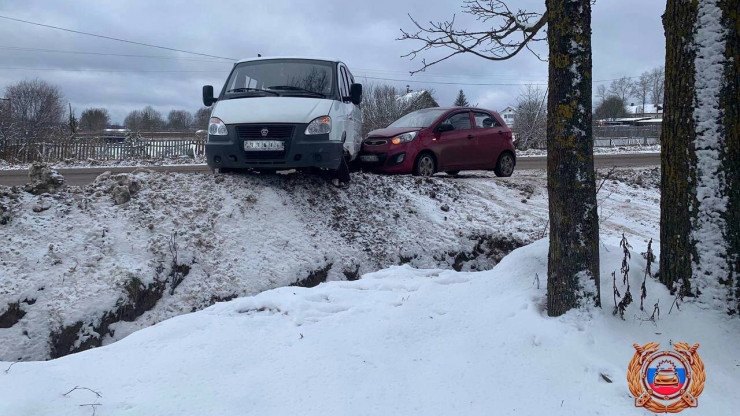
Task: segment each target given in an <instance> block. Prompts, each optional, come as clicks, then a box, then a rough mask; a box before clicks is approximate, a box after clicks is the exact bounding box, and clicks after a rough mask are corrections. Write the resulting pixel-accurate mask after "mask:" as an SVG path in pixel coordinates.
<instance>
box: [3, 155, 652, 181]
mask: <svg viewBox="0 0 740 416" xmlns="http://www.w3.org/2000/svg"><path fill="white" fill-rule="evenodd" d="M594 161H595V164H596V168H597V169H604V168H607V169H608V168H612V167H620V168H622V167H649V166H660V153H625V154H599V155H595V156H594ZM143 168H144V169H149V170H154V171H159V172H164V171H166V172H183V173H193V172H210V169H209V168H208V166H206V165H171V166H144V167H143ZM545 168H547V158H546V157H545V156H529V157H520V158H518V159H517V165H516V169H518V170H530V169H545ZM136 169H138V167H136V166H117V167H89V168H69V169H57V171H58V172H59V173H60V174H62V175H63V176H64V179H65V183H66V184H67V185H76V186H81V185H87V184H89V183H92V181H94V180H95V178H96V177H97V176H98V175H100V174H101V173H103V172H105V171H111V172H112V173H123V172H132V171H134V170H136ZM515 174H516V172H515ZM26 182H28V171H27V170H0V185H6V186H13V185H23V184H25V183H26Z"/></svg>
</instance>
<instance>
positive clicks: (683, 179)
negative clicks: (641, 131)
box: [659, 0, 696, 295]
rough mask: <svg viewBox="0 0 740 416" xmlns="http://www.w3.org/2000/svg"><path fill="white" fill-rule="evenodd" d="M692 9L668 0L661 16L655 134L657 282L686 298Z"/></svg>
mask: <svg viewBox="0 0 740 416" xmlns="http://www.w3.org/2000/svg"><path fill="white" fill-rule="evenodd" d="M695 21H696V4H695V3H694V2H693V1H685V0H668V2H667V4H666V11H665V14H664V15H663V27H664V29H665V36H666V66H665V99H664V101H665V105H664V110H663V126H662V129H661V135H660V145H661V146H660V158H661V175H660V176H661V177H660V182H661V186H660V189H661V198H660V269H659V270H660V272H659V273H660V277H659V278H660V281H661V282H663V283H664V284H665V285H666V286H667V287H668V288H670V289H671V291H672V292H674V291H675V290H676V289H678V288H679V287H680V291H681V294H682V295H688V294H690V293H691V282H690V280H689V278H690V276H691V253H690V239H689V237H690V230H691V222H690V219H689V214H688V213H689V206H690V205H693V204H690V202H689V200H690V197H689V194H690V192H689V188H688V187H689V176H690V174H691V172H690V169H689V167H690V166H691V165H692V164H693V163H694V162H693V161H692V157H691V152H689V151H687V150H688V149H689V148H690V147H691V143H692V142H693V139H694V135H695V126H694V118H693V105H694V102H693V100H694V72H695V71H694V59H695V57H696V54H695V53H694V50H693V48H692V44H693V27H694V23H695Z"/></svg>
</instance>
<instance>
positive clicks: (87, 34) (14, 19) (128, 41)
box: [0, 15, 236, 61]
mask: <svg viewBox="0 0 740 416" xmlns="http://www.w3.org/2000/svg"><path fill="white" fill-rule="evenodd" d="M0 19H5V20H12V21H14V22H20V23H27V24H29V25H35V26H41V27H46V28H50V29H57V30H63V31H65V32H71V33H77V34H79V35H86V36H93V37H96V38H101V39H107V40H114V41H116V42H123V43H130V44H132V45H139V46H146V47H149V48H157V49H164V50H168V51H174V52H181V53H189V54H191V55H200V56H207V57H209V58H218V59H227V60H230V61H235V60H236V59H234V58H226V57H223V56H216V55H208V54H205V53H200V52H192V51H186V50H183V49H175V48H170V47H167V46H159V45H152V44H149V43H142V42H135V41H132V40H126V39H120V38H114V37H111V36H104V35H98V34H95V33H89V32H81V31H79V30H73V29H67V28H63V27H59V26H52V25H46V24H43V23H37V22H31V21H28V20H22V19H16V18H13V17H8V16H2V15H0Z"/></svg>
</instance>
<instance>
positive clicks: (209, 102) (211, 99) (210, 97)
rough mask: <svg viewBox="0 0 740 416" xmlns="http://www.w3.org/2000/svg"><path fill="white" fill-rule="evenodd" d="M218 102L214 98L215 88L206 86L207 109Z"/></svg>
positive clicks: (205, 101) (204, 93)
mask: <svg viewBox="0 0 740 416" xmlns="http://www.w3.org/2000/svg"><path fill="white" fill-rule="evenodd" d="M216 101H218V99H217V98H215V97H214V96H213V86H212V85H204V86H203V105H205V106H206V107H210V106H211V105H213V103H215V102H216Z"/></svg>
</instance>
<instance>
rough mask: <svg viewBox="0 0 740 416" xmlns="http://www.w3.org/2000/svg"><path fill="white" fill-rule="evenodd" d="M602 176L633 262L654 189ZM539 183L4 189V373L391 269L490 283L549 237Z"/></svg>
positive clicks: (607, 215) (477, 178)
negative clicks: (435, 271) (519, 251)
mask: <svg viewBox="0 0 740 416" xmlns="http://www.w3.org/2000/svg"><path fill="white" fill-rule="evenodd" d="M614 175H615V176H614V180H609V181H606V182H605V184H604V186H603V188H602V189H601V191H600V193H599V203H600V209H599V214H600V216H601V226H602V236H603V237H604V239H605V241H607V242H609V241H612V242H614V241H615V240H616V239H618V238H619V237H620V235H621V233H622V232H625V233H626V234H627V236H628V237H629V238H631V239H632V241H633V243H634V244H635V246H636V247H641V248H642V249H643V250H644V246H645V242H646V241H647V240H648V239H649V238H655V237H657V236H658V232H657V227H658V218H657V212H658V211H657V207H658V203H659V199H658V191H657V188H656V184H657V180H658V179H659V175H658V174H657V171H656V170H647V171H631V170H623V171H618V172H616V173H614ZM545 183H546V179H545V176H544V173H542V172H536V171H530V172H517V173H516V174H515V176H514V177H512V178H495V177H494V176H493V175H492V174H488V173H473V174H467V175H461V176H460V177H449V176H445V175H439V176H438V177H435V178H432V179H427V180H422V179H418V178H412V177H407V176H400V177H386V176H377V175H369V174H356V175H355V176H354V179H353V182H352V184H351V185H350V186H349V187H347V188H343V189H336V188H334V187H332V186H329V185H327V184H326V182H325V181H324V180H323V179H321V178H318V177H315V176H311V175H304V174H292V175H224V176H217V177H214V176H213V175H208V174H168V173H151V172H147V171H141V172H138V173H135V174H119V175H112V176H106V175H103V176H101V177H100V178H99V179H98V180H97V181H96V183H95V184H93V185H89V186H86V187H66V188H62V189H61V190H59V192H57V193H56V194H44V195H41V196H34V195H32V194H30V193H27V192H24V191H23V190H21V189H19V188H8V187H0V211H2V212H0V217H2V218H4V220H3V221H0V222H5V224H4V225H0V241H2V242H3V244H1V245H0V360H6V361H28V360H40V359H47V358H49V357H59V356H63V355H65V354H69V353H70V352H75V351H80V350H84V349H87V348H91V347H94V346H99V345H101V344H102V345H105V344H109V343H111V342H113V341H116V340H120V339H122V338H124V337H125V336H127V335H129V334H131V333H132V332H134V331H136V330H138V329H141V328H145V327H148V326H150V325H152V324H155V323H158V322H161V321H163V320H165V319H168V318H171V317H173V316H177V315H180V314H183V313H187V312H192V311H195V310H200V309H203V308H205V307H207V306H209V305H211V304H213V303H214V302H216V301H220V300H228V299H232V298H235V297H240V296H248V295H254V294H257V293H259V292H262V291H264V290H268V289H273V288H277V287H281V286H287V285H291V284H293V285H295V284H297V285H303V286H313V285H316V284H318V283H320V282H322V281H325V280H328V281H333V280H353V279H357V278H358V277H359V275H360V274H365V273H368V272H373V271H376V270H379V269H383V268H386V267H388V266H390V265H394V264H410V265H411V266H413V267H417V268H444V269H455V270H462V271H470V270H486V269H490V268H491V267H493V266H494V265H495V264H496V263H497V262H498V261H499V260H500V259H501V257H503V256H504V255H505V254H507V253H508V252H510V251H511V250H513V249H514V248H516V247H519V246H521V245H522V244H525V243H528V242H531V241H534V240H536V239H538V238H540V237H542V236H544V235H546V230H547V219H548V215H547V192H546V189H545ZM122 189H123V192H121V190H122ZM128 191H130V192H131V194H132V195H131V200H130V201H129V202H126V203H122V204H116V202H115V200H114V199H115V198H119V197H125V194H126V192H128ZM123 200H125V198H123V199H121V200H119V202H121V201H123Z"/></svg>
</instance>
